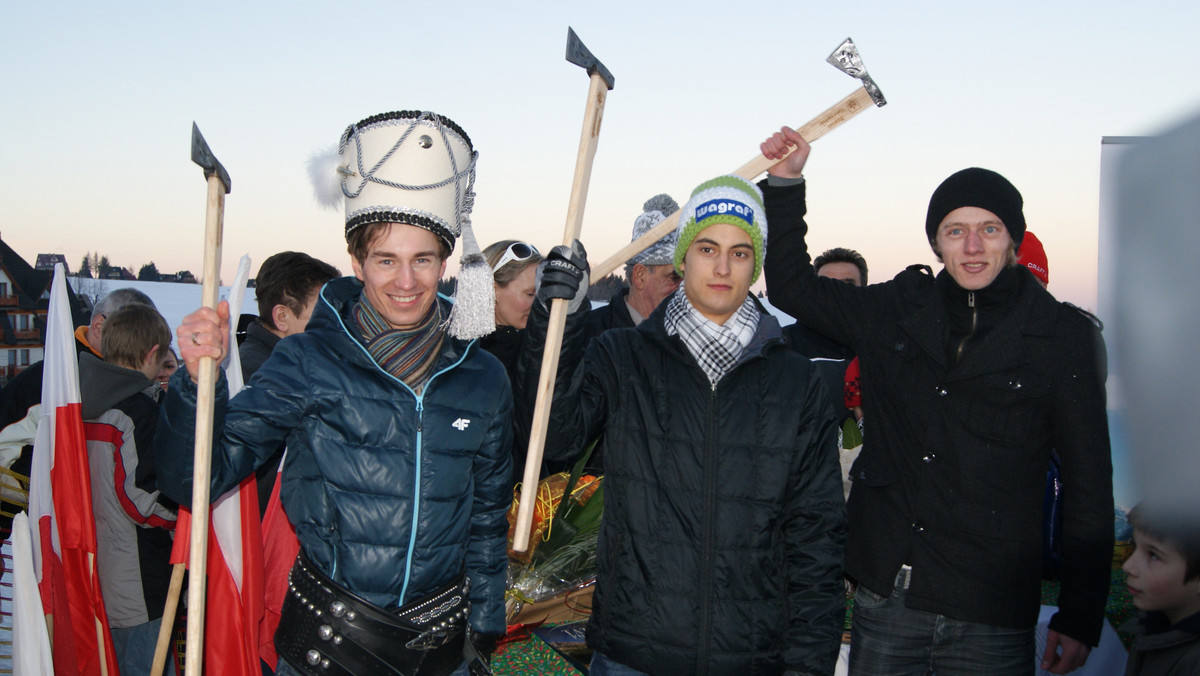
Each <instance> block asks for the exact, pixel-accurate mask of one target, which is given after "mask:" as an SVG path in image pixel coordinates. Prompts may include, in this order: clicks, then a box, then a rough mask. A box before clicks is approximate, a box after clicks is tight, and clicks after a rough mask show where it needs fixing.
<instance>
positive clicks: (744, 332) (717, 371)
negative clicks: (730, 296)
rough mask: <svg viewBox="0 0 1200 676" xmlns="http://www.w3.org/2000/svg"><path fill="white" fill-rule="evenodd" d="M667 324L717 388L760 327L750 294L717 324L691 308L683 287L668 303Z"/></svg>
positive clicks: (669, 331) (672, 333)
mask: <svg viewBox="0 0 1200 676" xmlns="http://www.w3.org/2000/svg"><path fill="white" fill-rule="evenodd" d="M665 324H666V328H667V334H668V335H672V336H673V335H678V336H679V339H680V340H682V341H683V344H684V345H686V346H687V349H688V352H690V353H691V355H692V356H693V357H695V359H696V363H697V364H699V365H700V368H701V369H703V370H704V373H705V374H706V375H707V376H708V381H709V383H711V384H712V386H713V387H714V388H715V387H716V386H717V382H718V381H720V380H721V378H722V377H724V376H725V374H726V373H728V372H729V369H731V368H733V366H734V364H737V360H738V358H739V357H741V356H742V352H743V351H745V349H746V347H747V346H748V345H750V341H751V340H754V332H755V331H757V330H758V308H757V307H755V305H754V301H753V300H752V299H751V298H750V296H746V300H745V301H744V302H743V303H742V305H741V307H739V308H738V309H737V312H734V313H733V316H731V317H730V318H729V319H728V320H726V321H725V324H723V325H722V324H718V323H716V322H714V321H711V320H709V319H707V318H705V316H704V315H702V314H700V311H699V310H697V309H696V308H694V307H692V302H691V301H690V300H688V297H687V294H686V293H685V292H684V290H683V287H682V286H681V287H679V290H678V291H676V292H675V295H673V296H671V300H670V302H669V303H667V316H666V321H665Z"/></svg>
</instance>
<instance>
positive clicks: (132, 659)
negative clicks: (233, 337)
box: [79, 305, 175, 674]
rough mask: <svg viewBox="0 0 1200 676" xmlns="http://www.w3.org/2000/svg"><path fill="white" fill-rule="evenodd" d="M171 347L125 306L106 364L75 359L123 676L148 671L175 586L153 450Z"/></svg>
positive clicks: (154, 325) (169, 524)
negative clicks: (170, 590)
mask: <svg viewBox="0 0 1200 676" xmlns="http://www.w3.org/2000/svg"><path fill="white" fill-rule="evenodd" d="M170 343H171V330H170V329H169V328H168V327H167V322H166V321H165V320H164V319H163V318H162V315H160V314H159V313H158V311H157V310H155V309H154V308H152V307H150V306H149V305H128V306H126V307H124V308H122V309H120V310H118V311H116V312H114V313H112V314H110V315H109V316H108V319H107V321H105V323H104V334H103V335H102V337H101V340H100V353H101V354H103V355H104V359H103V360H100V359H98V358H96V356H95V355H93V354H91V353H90V352H86V353H83V354H81V355H79V389H80V394H81V400H82V405H81V408H82V413H83V419H84V424H83V427H84V435H85V436H86V437H87V449H88V466H89V469H90V471H91V485H92V511H93V513H94V515H95V517H96V541H97V547H98V548H97V552H96V563H97V566H96V567H97V569H98V571H99V575H100V589H101V592H102V593H103V596H104V606H105V611H106V612H107V614H108V625H109V627H110V629H111V630H112V638H113V644H114V647H115V649H116V655H117V662H118V664H119V666H120V670H121V673H123V674H147V673H149V672H150V663H151V661H152V658H153V657H154V647H155V643H156V641H157V639H158V629H159V625H160V624H161V623H162V614H163V606H164V605H165V603H166V599H167V590H168V588H169V586H170V577H171V565H170V562H169V559H170V555H171V543H172V538H171V531H172V530H173V529H174V528H175V509H174V505H167V504H164V503H165V502H167V501H166V500H165V498H164V499H162V500H160V499H159V492H158V486H157V483H156V480H155V479H156V472H155V469H154V453H153V452H152V449H151V445H152V443H153V441H154V432H155V429H156V427H157V425H158V404H157V403H156V402H155V400H154V395H155V394H156V393H157V392H159V391H160V390H159V385H158V381H157V380H156V377H157V375H158V372H159V370H160V369H161V368H162V363H163V355H164V354H166V353H167V350H169V349H170ZM172 673H174V671H173V669H171V666H170V665H169V664H168V666H167V674H172Z"/></svg>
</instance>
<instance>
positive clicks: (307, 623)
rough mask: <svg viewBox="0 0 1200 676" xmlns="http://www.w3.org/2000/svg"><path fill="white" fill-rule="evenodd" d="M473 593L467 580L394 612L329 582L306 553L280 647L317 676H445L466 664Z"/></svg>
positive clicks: (291, 588)
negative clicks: (469, 593) (467, 635)
mask: <svg viewBox="0 0 1200 676" xmlns="http://www.w3.org/2000/svg"><path fill="white" fill-rule="evenodd" d="M469 589H470V583H469V582H468V581H467V579H466V577H465V576H464V577H463V578H462V579H461V580H460V581H458V582H455V583H454V584H451V585H447V586H446V587H444V588H442V589H439V590H438V591H437V592H435V593H434V594H431V595H430V596H427V597H425V598H423V599H419V600H417V601H414V602H412V603H409V604H407V605H405V606H403V607H401V608H398V609H395V610H393V611H388V610H384V609H383V608H380V607H379V606H376V605H374V604H372V603H370V602H368V601H366V600H365V599H363V598H361V597H359V596H357V595H355V594H354V593H353V592H351V591H349V590H347V589H346V588H345V587H342V586H341V585H339V584H337V583H336V582H334V581H333V580H331V579H329V577H328V576H326V575H325V574H324V573H322V572H321V571H320V570H319V569H318V568H317V567H316V566H315V565H313V564H312V563H311V562H310V561H309V560H308V559H307V557H305V555H304V552H303V551H301V552H300V556H299V557H297V559H296V564H295V565H294V566H293V567H292V572H291V574H290V575H289V576H288V594H287V596H286V597H285V598H284V601H283V609H282V611H281V613H280V621H279V629H278V630H277V631H276V632H275V647H276V649H277V650H278V652H279V655H280V656H281V657H283V658H284V659H286V660H287V661H288V663H289V664H290V665H291V666H293V667H294V668H296V669H297V670H298V671H300V672H301V673H304V674H309V675H311V676H326V675H328V676H355V675H358V674H383V675H388V674H394V675H397V676H445V675H446V674H449V673H451V672H452V671H454V670H455V669H456V668H458V666H459V665H461V664H462V663H463V661H464V647H465V645H466V636H465V635H466V633H467V632H468V631H469V628H468V627H467V617H468V616H469V615H470V612H471V603H470V601H469V600H468V596H467V592H468V591H469ZM471 654H473V651H471Z"/></svg>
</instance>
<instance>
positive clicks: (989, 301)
mask: <svg viewBox="0 0 1200 676" xmlns="http://www.w3.org/2000/svg"><path fill="white" fill-rule="evenodd" d="M792 147H795V148H796V150H795V152H793V153H792V154H791V155H790V156H788V157H787V159H786V160H784V161H782V162H780V163H778V164H776V165H775V166H774V167H773V168H772V169H771V170H770V173H769V176H768V178H767V180H766V181H764V182H763V183H761V184H760V186H761V187H762V190H763V192H764V199H765V203H766V210H767V214H768V218H769V219H770V221H771V224H772V232H771V240H772V247H771V249H770V253H769V256H768V261H767V266H766V267H767V288H768V292H769V293H770V298H771V302H772V303H774V304H775V305H776V306H777V307H779V308H780V309H782V310H784V311H785V312H788V313H789V314H792V315H793V316H795V317H796V318H797V319H798V320H799V321H801V322H803V323H805V324H806V325H808V326H810V327H811V328H813V329H814V330H816V331H819V332H820V333H823V334H825V335H827V336H829V337H831V338H834V339H836V340H838V341H839V342H841V343H843V344H846V345H849V346H850V347H852V348H853V349H854V351H855V352H856V353H857V354H858V357H859V361H860V364H861V378H862V381H861V382H862V390H863V407H864V409H865V415H866V417H867V418H868V419H869V420H870V426H871V431H870V434H869V435H867V439H866V441H865V443H864V445H863V450H862V453H861V455H860V456H859V458H858V460H857V461H856V462H855V465H854V466H853V468H852V475H853V477H854V490H853V492H851V494H850V500H849V503H848V505H847V513H848V517H849V522H850V531H849V539H848V540H847V544H846V572H847V575H848V576H850V577H851V578H853V579H854V580H856V581H857V582H858V589H857V594H856V599H855V606H854V624H853V630H852V637H851V649H850V670H851V672H852V673H862V674H901V673H903V674H909V673H926V672H927V671H928V670H929V669H933V670H935V671H936V672H937V673H938V674H948V673H963V674H966V673H970V674H978V673H1004V674H1010V673H1032V672H1033V666H1034V660H1031V659H1030V655H1031V654H1034V652H1035V648H1034V626H1035V625H1036V623H1037V617H1038V610H1039V604H1040V580H1041V563H1042V556H1041V531H1042V528H1041V512H1042V509H1041V506H1042V491H1043V488H1044V482H1045V476H1046V467H1047V465H1048V463H1049V460H1050V451H1051V449H1052V448H1053V449H1057V451H1058V453H1059V456H1060V457H1061V459H1062V468H1063V476H1064V479H1065V485H1064V493H1065V494H1066V493H1069V494H1070V495H1071V498H1070V500H1069V501H1068V503H1067V504H1066V505H1065V509H1064V524H1063V541H1064V544H1063V568H1062V590H1061V593H1060V595H1059V599H1058V608H1059V609H1058V612H1057V613H1056V614H1055V615H1054V617H1053V618H1052V619H1051V621H1050V631H1049V636H1048V640H1047V643H1046V649H1045V652H1044V653H1043V655H1041V656H1040V657H1041V660H1042V664H1043V668H1045V669H1048V670H1050V671H1051V672H1052V673H1067V672H1069V671H1071V670H1073V669H1075V668H1076V667H1078V666H1080V665H1082V664H1083V663H1084V662H1085V661H1086V659H1087V655H1088V652H1089V650H1090V648H1089V646H1094V645H1096V644H1097V642H1098V641H1099V637H1100V629H1101V625H1102V623H1103V621H1104V603H1105V599H1106V597H1107V593H1108V587H1109V579H1110V569H1111V557H1112V542H1113V498H1112V459H1111V457H1110V448H1109V438H1108V420H1107V415H1106V411H1105V390H1104V379H1105V368H1104V364H1105V357H1104V344H1103V340H1102V339H1101V337H1100V332H1099V329H1098V327H1097V326H1096V325H1095V324H1094V323H1093V319H1094V318H1092V317H1090V315H1085V313H1082V312H1080V311H1078V310H1077V309H1076V308H1074V307H1073V306H1069V305H1067V304H1064V303H1059V302H1058V301H1056V300H1055V299H1054V297H1053V296H1051V295H1050V294H1049V293H1048V292H1047V291H1045V290H1044V289H1043V288H1042V287H1041V286H1040V285H1039V284H1038V283H1037V281H1036V280H1035V279H1034V278H1033V276H1032V275H1031V274H1030V273H1029V272H1028V270H1026V269H1025V268H1023V267H1018V266H1016V247H1017V246H1018V245H1019V244H1020V242H1021V239H1022V235H1023V234H1024V232H1025V218H1024V214H1023V212H1022V208H1023V204H1022V200H1021V195H1020V193H1019V192H1018V191H1017V189H1016V188H1015V187H1013V185H1012V184H1011V183H1009V182H1008V181H1007V180H1006V179H1005V178H1004V177H1002V176H1000V175H999V174H997V173H995V172H992V171H988V170H985V169H977V168H973V169H966V170H963V171H960V172H958V173H956V174H954V175H952V176H951V177H950V178H948V179H946V181H944V182H943V183H942V184H941V185H940V186H939V187H938V189H937V190H936V191H935V192H934V194H933V198H932V199H931V200H930V203H929V211H928V215H927V218H926V235H927V237H928V241H929V243H930V245H931V246H932V247H933V250H934V252H935V253H936V254H937V255H938V258H939V259H940V260H941V261H942V262H943V263H944V264H945V269H944V270H943V271H942V272H940V273H939V274H938V275H937V276H936V277H934V276H933V275H932V274H930V272H929V270H928V268H924V266H913V267H910V268H909V269H908V270H905V271H904V272H901V273H900V274H899V275H897V276H896V278H895V279H893V280H892V281H890V282H885V283H882V284H875V285H872V286H869V287H866V288H856V287H852V286H850V285H848V284H840V283H837V282H833V281H830V280H824V279H820V278H818V277H817V276H816V275H815V274H814V273H813V269H812V266H811V265H810V264H809V256H808V251H807V247H806V244H805V241H804V238H805V235H806V233H807V225H806V224H805V223H804V218H803V217H804V213H805V204H804V197H805V185H804V179H803V177H802V174H801V172H802V170H803V168H804V163H805V161H806V160H807V158H808V152H809V147H808V144H807V143H806V142H805V141H804V139H802V138H801V137H800V135H799V134H797V133H796V132H795V131H793V130H791V129H789V128H786V127H785V128H784V129H783V130H782V131H780V132H779V133H776V134H775V135H774V136H772V137H771V138H769V139H768V140H767V141H765V142H764V143H763V144H762V147H761V148H762V151H763V154H764V155H765V156H766V157H767V158H769V159H780V158H782V157H783V156H784V154H785V153H786V152H787V151H788V150H789V149H790V148H792ZM921 268H924V269H921Z"/></svg>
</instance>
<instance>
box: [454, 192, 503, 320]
mask: <svg viewBox="0 0 1200 676" xmlns="http://www.w3.org/2000/svg"><path fill="white" fill-rule="evenodd" d="M474 188H475V175H474V173H472V174H471V183H470V184H469V185H468V186H467V194H466V196H465V198H466V199H465V200H464V204H463V210H462V224H461V225H462V243H463V248H462V264H461V266H460V268H459V271H458V284H457V285H456V287H455V290H454V308H453V309H452V310H451V311H450V319H449V320H448V322H447V323H448V325H449V326H448V328H447V329H446V330H447V331H449V332H450V335H452V336H454V337H455V338H458V339H460V340H473V339H475V338H482V337H484V336H486V335H488V334H489V333H491V332H493V331H495V330H496V287H495V286H494V285H493V283H492V267H491V266H490V265H488V263H487V259H486V258H484V257H483V252H482V251H480V249H479V242H478V241H476V239H475V230H474V228H472V227H471V209H472V207H473V206H474V203H475V191H474Z"/></svg>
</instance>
